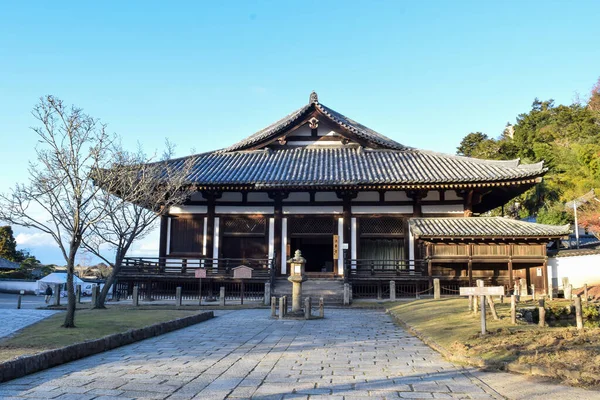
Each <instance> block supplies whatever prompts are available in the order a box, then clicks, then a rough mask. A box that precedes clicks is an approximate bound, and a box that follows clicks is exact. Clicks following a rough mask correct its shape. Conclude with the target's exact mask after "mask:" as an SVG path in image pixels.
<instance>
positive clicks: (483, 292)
mask: <svg viewBox="0 0 600 400" xmlns="http://www.w3.org/2000/svg"><path fill="white" fill-rule="evenodd" d="M459 289H460V295H461V296H504V286H477V287H461V288H459Z"/></svg>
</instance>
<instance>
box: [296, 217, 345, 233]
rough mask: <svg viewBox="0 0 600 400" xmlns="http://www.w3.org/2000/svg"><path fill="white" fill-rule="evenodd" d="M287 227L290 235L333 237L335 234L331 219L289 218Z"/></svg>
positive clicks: (333, 221)
mask: <svg viewBox="0 0 600 400" xmlns="http://www.w3.org/2000/svg"><path fill="white" fill-rule="evenodd" d="M288 225H289V227H288V229H289V231H290V233H291V234H292V235H333V234H334V232H335V220H334V218H332V217H305V218H290V219H289V222H288Z"/></svg>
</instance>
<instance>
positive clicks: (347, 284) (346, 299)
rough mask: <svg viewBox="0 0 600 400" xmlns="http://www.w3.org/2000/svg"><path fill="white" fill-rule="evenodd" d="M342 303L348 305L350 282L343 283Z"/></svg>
mask: <svg viewBox="0 0 600 400" xmlns="http://www.w3.org/2000/svg"><path fill="white" fill-rule="evenodd" d="M344 305H345V306H349V305H350V284H349V283H344Z"/></svg>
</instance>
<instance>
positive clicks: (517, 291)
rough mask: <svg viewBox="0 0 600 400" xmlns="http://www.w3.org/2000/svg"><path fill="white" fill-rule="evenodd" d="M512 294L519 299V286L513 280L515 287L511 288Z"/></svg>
mask: <svg viewBox="0 0 600 400" xmlns="http://www.w3.org/2000/svg"><path fill="white" fill-rule="evenodd" d="M513 294H514V295H515V296H517V301H519V295H520V294H521V287H520V286H519V284H518V283H517V282H515V287H514V289H513Z"/></svg>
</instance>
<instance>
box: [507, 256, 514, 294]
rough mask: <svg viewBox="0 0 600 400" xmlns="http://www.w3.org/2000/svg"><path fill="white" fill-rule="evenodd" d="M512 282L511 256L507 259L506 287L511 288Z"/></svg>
mask: <svg viewBox="0 0 600 400" xmlns="http://www.w3.org/2000/svg"><path fill="white" fill-rule="evenodd" d="M514 286H515V285H514V283H513V264H512V258H509V259H508V289H509V290H511V289H512V288H513V287H514Z"/></svg>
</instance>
